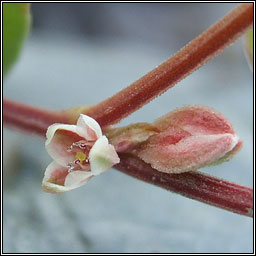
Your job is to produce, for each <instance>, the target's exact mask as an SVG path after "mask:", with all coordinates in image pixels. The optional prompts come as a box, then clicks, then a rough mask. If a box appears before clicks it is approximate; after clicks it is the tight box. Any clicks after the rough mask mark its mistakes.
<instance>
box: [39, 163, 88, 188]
mask: <svg viewBox="0 0 256 256" xmlns="http://www.w3.org/2000/svg"><path fill="white" fill-rule="evenodd" d="M92 177H93V175H92V173H91V172H86V171H73V172H68V169H67V168H65V167H63V166H61V165H59V164H58V163H56V162H52V163H51V164H49V166H48V167H47V168H46V171H45V175H44V179H43V182H42V187H43V189H44V191H46V192H50V193H63V192H67V191H70V190H72V189H75V188H78V187H80V186H82V185H84V184H86V183H87V182H88V181H89V180H90V179H91V178H92Z"/></svg>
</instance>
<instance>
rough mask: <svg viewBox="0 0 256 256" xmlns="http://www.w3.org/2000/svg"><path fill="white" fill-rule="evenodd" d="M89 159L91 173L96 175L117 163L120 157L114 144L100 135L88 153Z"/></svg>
mask: <svg viewBox="0 0 256 256" xmlns="http://www.w3.org/2000/svg"><path fill="white" fill-rule="evenodd" d="M89 161H90V166H91V171H92V173H93V174H94V175H98V174H100V173H102V172H104V171H106V170H107V169H109V168H110V167H112V166H113V165H115V164H117V163H119V162H120V159H119V157H118V155H117V153H116V150H115V148H114V146H113V145H110V144H109V143H108V139H107V137H106V136H102V137H100V138H99V139H98V140H97V141H96V142H95V144H94V145H93V147H92V149H91V151H90V153H89Z"/></svg>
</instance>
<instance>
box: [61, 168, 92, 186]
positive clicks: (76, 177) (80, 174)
mask: <svg viewBox="0 0 256 256" xmlns="http://www.w3.org/2000/svg"><path fill="white" fill-rule="evenodd" d="M93 176H94V175H93V174H92V172H86V171H73V172H70V173H69V174H68V176H67V178H66V180H65V187H67V188H69V190H71V189H75V188H78V187H80V186H82V185H84V184H86V183H87V182H88V181H89V180H90V179H91V178H92V177H93Z"/></svg>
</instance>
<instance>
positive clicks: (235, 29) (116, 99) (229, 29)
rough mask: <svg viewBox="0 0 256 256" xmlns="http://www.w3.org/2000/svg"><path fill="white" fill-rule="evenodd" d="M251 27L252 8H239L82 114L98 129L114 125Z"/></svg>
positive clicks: (246, 5)
mask: <svg viewBox="0 0 256 256" xmlns="http://www.w3.org/2000/svg"><path fill="white" fill-rule="evenodd" d="M252 24H253V4H241V5H239V6H238V7H237V8H235V9H234V10H232V11H231V12H230V13H229V14H227V15H226V16H224V17H223V18H222V19H220V20H219V21H218V22H217V23H216V24H214V25H213V26H211V27H210V28H208V29H207V30H206V31H204V32H203V33H202V34H201V35H199V36H198V37H196V38H195V39H194V40H192V41H191V42H190V43H188V44H187V45H186V46H184V47H183V48H182V49H181V50H180V51H178V52H177V53H176V54H174V55H173V56H172V57H170V58H169V59H168V60H166V61H165V62H163V63H162V64H161V65H159V66H158V67H156V68H155V69H153V70H152V71H150V72H149V73H147V74H146V75H145V76H143V77H142V78H140V79H139V80H137V81H135V82H134V83H133V84H131V85H130V86H128V87H127V88H125V89H123V90H122V91H120V92H118V93H117V94H115V95H113V96H112V97H110V98H108V99H106V100H104V101H102V102H101V103H99V104H97V105H95V106H93V107H91V108H90V109H89V110H86V111H85V112H84V114H86V115H89V116H91V117H92V118H94V119H95V120H97V122H98V123H99V124H100V125H101V126H106V125H110V124H115V123H118V122H119V121H120V120H121V119H123V118H124V117H126V116H128V115H130V114H131V113H133V112H135V111H136V110H138V109H139V108H141V107H142V106H143V105H145V104H147V103H148V102H149V101H151V100H152V99H154V98H156V97H157V96H159V95H161V94H162V93H164V92H165V91H166V90H167V89H169V88H171V87H173V86H174V85H175V84H176V83H177V82H179V81H180V80H182V79H183V78H185V77H186V76H188V75H189V74H190V73H192V72H193V71H195V70H196V69H198V68H199V67H201V66H202V65H203V64H205V63H206V62H207V61H209V60H211V59H212V58H214V57H215V56H217V55H218V54H220V52H222V51H223V50H224V48H225V47H227V46H228V45H230V44H232V43H233V42H234V41H235V40H236V39H237V38H238V37H239V36H241V34H242V33H244V32H245V31H246V30H247V29H248V28H250V26H251V25H252Z"/></svg>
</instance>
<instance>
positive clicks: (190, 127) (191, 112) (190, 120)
mask: <svg viewBox="0 0 256 256" xmlns="http://www.w3.org/2000/svg"><path fill="white" fill-rule="evenodd" d="M154 125H155V126H156V127H157V128H158V129H160V130H161V131H164V130H166V129H168V128H169V127H180V128H181V129H183V130H185V131H187V132H189V133H191V134H192V135H198V134H201V135H203V134H224V133H231V134H234V135H235V132H234V130H233V128H232V126H231V124H230V123H229V122H228V121H227V120H226V118H225V117H223V116H222V115H221V114H220V113H218V112H216V111H215V110H213V109H211V108H208V107H205V106H199V105H191V106H186V107H183V108H179V109H176V110H174V111H172V112H170V113H168V114H167V115H165V116H162V117H161V118H159V119H157V120H156V121H155V122H154Z"/></svg>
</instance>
